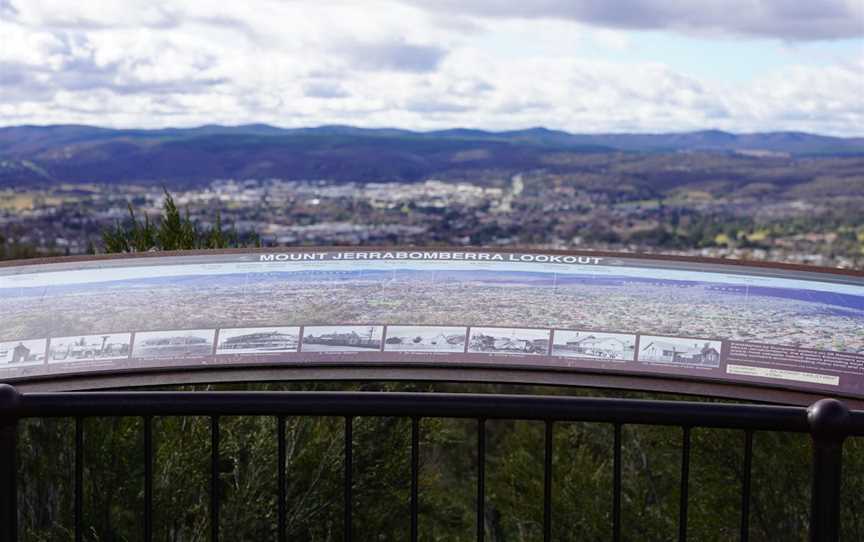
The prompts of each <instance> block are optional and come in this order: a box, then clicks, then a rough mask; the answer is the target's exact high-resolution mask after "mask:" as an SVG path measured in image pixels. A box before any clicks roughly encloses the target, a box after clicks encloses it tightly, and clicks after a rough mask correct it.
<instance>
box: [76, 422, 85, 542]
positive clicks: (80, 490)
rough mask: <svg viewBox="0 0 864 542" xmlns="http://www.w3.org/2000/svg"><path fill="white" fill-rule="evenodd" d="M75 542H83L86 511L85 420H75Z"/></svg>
mask: <svg viewBox="0 0 864 542" xmlns="http://www.w3.org/2000/svg"><path fill="white" fill-rule="evenodd" d="M74 506H75V520H74V521H75V542H81V540H82V538H83V535H84V531H83V526H82V522H83V517H82V515H83V509H84V419H83V418H81V417H80V416H78V417H76V418H75V505H74Z"/></svg>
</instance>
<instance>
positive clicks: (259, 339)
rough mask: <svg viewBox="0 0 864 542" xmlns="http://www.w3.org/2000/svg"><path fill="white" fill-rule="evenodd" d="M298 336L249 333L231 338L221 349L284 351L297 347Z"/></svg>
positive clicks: (277, 333)
mask: <svg viewBox="0 0 864 542" xmlns="http://www.w3.org/2000/svg"><path fill="white" fill-rule="evenodd" d="M297 342H298V341H297V336H296V335H291V334H289V333H279V332H276V331H273V332H262V333H247V334H246V335H238V336H236V337H229V338H227V339H225V341H223V342H222V344H221V345H220V346H219V349H220V350H222V349H224V350H237V349H247V348H248V349H259V350H284V349H291V348H296V347H297Z"/></svg>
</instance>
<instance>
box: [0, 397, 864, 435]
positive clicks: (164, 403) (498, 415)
mask: <svg viewBox="0 0 864 542" xmlns="http://www.w3.org/2000/svg"><path fill="white" fill-rule="evenodd" d="M2 387H3V388H6V392H5V393H0V396H2V397H0V416H2V417H13V418H31V417H67V416H183V415H189V416H195V415H198V416H207V415H216V414H218V415H287V416H290V415H306V416H406V417H441V418H485V419H520V420H556V421H585V422H608V423H625V424H650V425H668V426H684V427H711V428H725V429H746V430H768V431H793V432H810V431H812V429H813V427H812V425H811V422H810V421H808V409H807V408H804V407H792V406H773V405H755V404H728V403H702V402H691V401H655V400H637V399H615V398H587V397H550V396H538V395H492V394H450V393H447V394H445V393H391V392H64V393H26V394H17V393H16V392H14V390H12V391H10V389H11V387H9V386H2ZM0 391H2V390H0ZM10 395H14V397H10ZM842 432H843V433H844V434H845V435H850V436H851V435H858V436H864V411H851V412H849V416H848V418H846V419H845V420H844V422H843V428H842Z"/></svg>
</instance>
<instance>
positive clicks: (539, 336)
mask: <svg viewBox="0 0 864 542" xmlns="http://www.w3.org/2000/svg"><path fill="white" fill-rule="evenodd" d="M549 333H550V331H549V330H548V329H519V328H508V327H473V328H471V339H470V340H469V341H468V352H474V353H482V354H534V355H546V354H547V353H548V352H549Z"/></svg>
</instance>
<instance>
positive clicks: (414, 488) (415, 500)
mask: <svg viewBox="0 0 864 542" xmlns="http://www.w3.org/2000/svg"><path fill="white" fill-rule="evenodd" d="M419 485H420V418H417V417H414V418H411V541H412V542H417V538H418V536H419V525H418V515H419V506H420V503H419V495H418V493H419V487H418V486H419Z"/></svg>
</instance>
